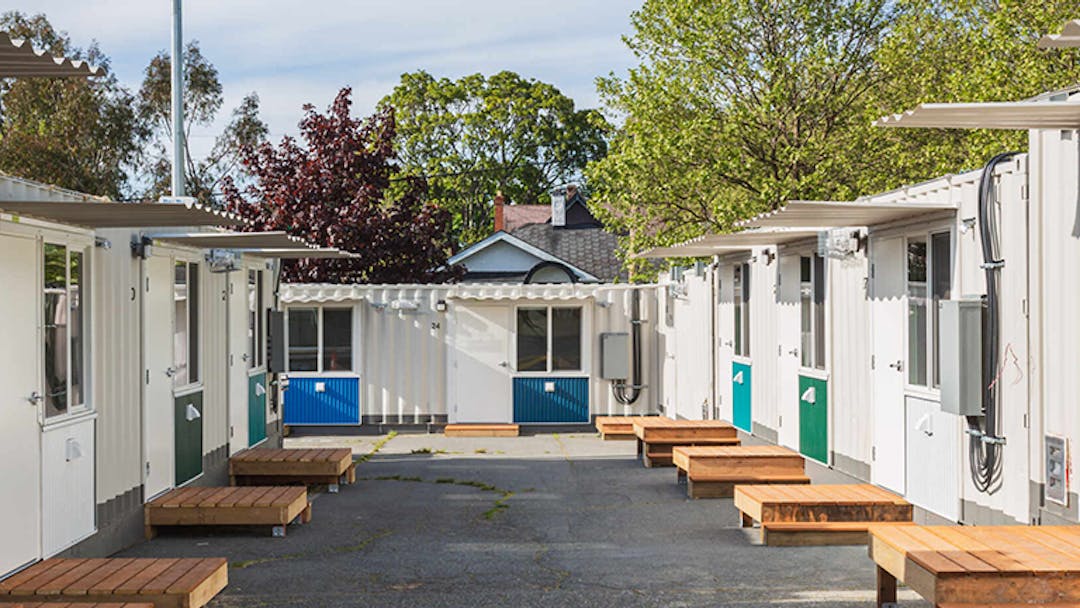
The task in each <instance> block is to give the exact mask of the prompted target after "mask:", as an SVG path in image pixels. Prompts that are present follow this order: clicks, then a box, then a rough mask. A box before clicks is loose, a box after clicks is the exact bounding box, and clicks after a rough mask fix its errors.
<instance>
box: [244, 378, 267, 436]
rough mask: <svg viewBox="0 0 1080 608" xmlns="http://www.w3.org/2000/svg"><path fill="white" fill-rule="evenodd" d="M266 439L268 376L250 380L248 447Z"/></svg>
mask: <svg viewBox="0 0 1080 608" xmlns="http://www.w3.org/2000/svg"><path fill="white" fill-rule="evenodd" d="M263 439H266V374H265V373H262V374H255V375H254V376H250V377H249V378H248V446H253V445H255V444H256V443H259V442H260V441H262V440H263Z"/></svg>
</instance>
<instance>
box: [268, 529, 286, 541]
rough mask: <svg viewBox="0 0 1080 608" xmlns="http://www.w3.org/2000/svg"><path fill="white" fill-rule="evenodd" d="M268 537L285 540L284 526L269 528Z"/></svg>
mask: <svg viewBox="0 0 1080 608" xmlns="http://www.w3.org/2000/svg"><path fill="white" fill-rule="evenodd" d="M270 535H271V536H273V537H274V538H285V526H274V527H273V528H270Z"/></svg>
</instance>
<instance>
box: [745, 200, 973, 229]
mask: <svg viewBox="0 0 1080 608" xmlns="http://www.w3.org/2000/svg"><path fill="white" fill-rule="evenodd" d="M948 211H956V203H950V202H919V203H888V202H884V203H871V202H859V201H855V202H840V201H789V202H788V203H787V204H786V205H784V206H783V207H781V208H779V209H777V210H775V211H770V212H769V213H763V214H761V215H759V216H757V217H753V218H750V219H748V220H744V221H742V222H739V223H738V225H739V226H742V227H754V228H795V227H799V226H818V227H819V228H817V230H827V229H831V228H846V227H855V226H868V227H870V226H876V225H879V224H888V223H891V222H896V221H900V220H905V219H915V218H919V217H923V216H926V215H933V214H939V213H942V212H948Z"/></svg>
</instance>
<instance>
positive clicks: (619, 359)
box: [600, 333, 630, 380]
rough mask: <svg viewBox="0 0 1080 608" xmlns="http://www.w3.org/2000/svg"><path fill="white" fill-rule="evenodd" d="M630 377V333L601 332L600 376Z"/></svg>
mask: <svg viewBox="0 0 1080 608" xmlns="http://www.w3.org/2000/svg"><path fill="white" fill-rule="evenodd" d="M629 377H630V334H628V333H604V334H600V378H601V379H603V380H626V379H627V378H629Z"/></svg>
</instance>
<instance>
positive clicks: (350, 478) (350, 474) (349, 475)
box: [345, 463, 356, 485]
mask: <svg viewBox="0 0 1080 608" xmlns="http://www.w3.org/2000/svg"><path fill="white" fill-rule="evenodd" d="M345 483H348V484H349V485H352V484H354V483H356V463H353V464H350V465H349V469H348V470H347V471H345Z"/></svg>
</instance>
